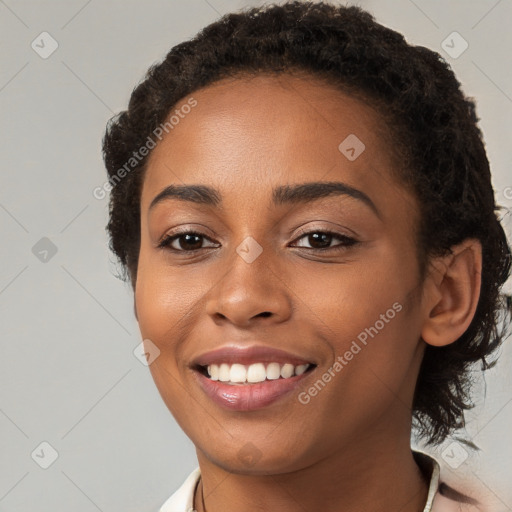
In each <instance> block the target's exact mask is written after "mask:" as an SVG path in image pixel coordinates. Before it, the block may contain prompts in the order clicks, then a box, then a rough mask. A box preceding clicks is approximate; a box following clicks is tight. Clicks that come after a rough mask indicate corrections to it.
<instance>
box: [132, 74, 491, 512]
mask: <svg viewBox="0 0 512 512" xmlns="http://www.w3.org/2000/svg"><path fill="white" fill-rule="evenodd" d="M193 97H194V98H195V99H196V100H197V106H196V107H195V108H194V109H193V110H192V111H191V113H190V114H188V115H187V116H185V117H184V118H183V119H181V120H180V122H179V124H178V125H177V126H175V128H174V129H173V130H172V131H171V132H170V133H169V134H168V135H167V136H166V137H165V138H164V139H163V140H162V141H161V142H160V143H159V144H158V145H157V147H156V148H155V149H154V150H153V152H152V154H151V156H150V159H149V162H148V166H147V170H146V174H145V177H144V181H143V188H142V195H141V205H140V207H141V247H140V255H139V266H138V276H137V281H136V286H135V311H136V315H137V319H138V322H139V326H140V330H141V334H142V337H143V339H149V340H151V342H152V343H154V344H155V345H156V346H157V347H158V349H159V350H160V355H159V356H158V357H157V358H156V359H155V360H154V362H152V364H151V365H150V371H151V373H152V376H153V379H154V381H155V383H156V385H157V388H158V390H159V392H160V394H161V396H162V398H163V400H164V402H165V403H166V405H167V407H168V408H169V410H170V411H171V413H172V414H173V416H174V417H175V419H176V421H177V422H178V423H179V425H180V426H181V428H182V429H183V430H184V432H185V433H186V434H187V435H188V436H189V437H190V439H191V440H192V441H193V443H194V444H195V446H196V451H197V457H198V461H199V466H200V468H201V482H200V484H199V488H198V493H197V495H196V499H195V504H194V505H195V508H196V509H197V510H198V511H200V512H201V511H204V510H207V511H208V512H220V511H231V510H236V511H238V512H245V511H253V510H262V511H263V510H265V511H270V510H280V511H284V512H288V511H290V512H291V511H294V512H296V511H297V510H304V511H316V510H322V511H324V512H334V511H339V510H341V509H343V510H344V512H356V511H357V512H362V511H366V512H368V511H385V510H386V511H389V510H397V511H398V510H400V511H403V512H413V511H414V512H416V511H419V512H421V511H422V510H423V507H424V504H425V501H426V498H427V481H426V479H425V478H424V477H423V476H422V474H421V472H420V470H419V468H418V466H417V465H416V463H415V461H414V460H413V458H412V454H411V449H410V432H411V407H412V398H413V392H414V386H415V382H416V380H417V376H418V371H419V367H420V363H421V359H422V356H423V352H424V349H425V343H431V344H433V345H437V346H442V345H445V344H448V343H452V342H453V341H455V340H456V339H457V338H458V337H459V336H460V335H461V334H462V333H463V332H464V331H465V330H466V328H467V327H468V325H469V323H470V322H471V319H472V317H473V314H474V311H475V308H476V304H477V300H478V294H479V287H480V272H481V248H480V246H479V244H478V242H476V241H473V240H468V241H466V242H464V243H463V244H461V245H460V246H458V247H456V248H454V253H453V254H452V255H448V256H446V257H443V258H438V259H437V260H435V261H433V262H432V266H431V267H430V269H431V273H429V275H428V277H427V279H426V280H425V282H423V283H420V281H419V273H418V272H419V270H418V261H417V253H416V249H415V246H414V237H413V234H414V229H415V225H416V222H417V220H418V213H417V212H418V210H417V202H416V199H415V198H414V197H413V195H411V194H410V193H409V192H407V191H406V190H405V189H404V188H403V187H402V186H401V185H400V184H399V183H398V182H397V181H395V179H393V178H392V169H393V166H394V165H396V162H395V161H394V159H393V155H392V154H391V152H390V150H389V148H390V141H389V140H387V139H386V137H385V135H384V133H385V130H384V131H382V121H381V120H380V118H379V116H378V114H377V113H376V112H375V111H374V110H372V109H371V108H370V107H368V106H366V105H365V104H363V103H361V102H360V101H358V100H356V99H353V98H351V97H349V96H347V95H345V94H343V93H341V92H339V91H337V90H336V89H334V88H332V87H329V86H327V85H325V84H323V83H320V82H317V81H316V80H314V79H313V78H306V77H298V76H292V75H287V74H286V75H281V76H279V77H275V76H268V75H259V76H257V77H255V78H252V79H234V80H222V81H220V82H218V83H216V84H213V85H211V86H208V87H206V88H204V89H201V90H199V91H196V92H195V93H194V95H193ZM188 99H189V98H188V97H187V98H184V99H183V100H182V102H180V103H179V104H178V105H177V106H176V108H179V107H180V105H181V104H185V103H186V102H187V100H188ZM349 134H356V135H357V137H358V138H359V139H360V140H361V141H363V143H364V144H365V147H366V148H365V150H364V151H363V152H362V153H361V155H360V156H359V157H358V158H357V159H356V160H355V161H349V160H348V159H347V158H346V157H345V156H344V155H343V154H342V153H341V152H340V151H339V149H338V146H339V144H340V143H341V142H342V141H343V140H344V139H345V138H346V137H347V136H348V135H349ZM311 181H337V182H343V183H346V184H348V185H350V186H352V187H355V188H357V189H359V190H361V191H363V192H364V193H365V194H367V195H368V196H369V197H370V198H371V200H372V201H373V202H374V204H375V205H376V207H377V209H378V211H379V215H376V214H375V213H374V211H373V210H372V209H371V208H369V207H368V206H367V205H366V204H365V203H364V202H362V201H360V200H357V199H355V198H353V197H349V196H343V195H335V196H328V197H324V198H320V199H317V200H315V201H311V202H307V203H297V204H294V205H290V204H285V205H280V206H273V205H272V204H271V191H272V188H273V187H276V186H278V185H285V184H297V183H306V182H311ZM170 184H175V185H182V184H203V185H210V186H212V187H215V188H217V189H218V190H219V192H220V193H221V195H222V208H219V207H215V206H204V205H197V204H194V203H192V202H186V201H180V200H178V199H169V200H166V201H163V202H161V203H159V204H158V205H156V206H155V207H154V208H153V209H151V211H150V212H149V211H148V208H149V205H150V203H151V201H152V199H153V198H154V197H155V196H156V195H157V194H158V193H159V192H160V191H161V190H162V189H164V188H165V187H167V186H168V185H170ZM177 227H182V228H189V229H190V230H191V231H194V232H197V233H200V234H204V235H205V237H207V238H203V239H202V243H201V241H200V242H199V243H196V245H195V246H194V247H204V248H202V249H198V250H196V251H195V252H190V253H188V254H187V253H184V252H172V251H171V250H170V249H169V248H163V249H162V248H160V249H159V248H157V247H156V245H157V244H158V241H159V240H160V239H161V238H162V237H163V236H164V235H166V234H173V233H174V232H175V231H174V230H175V229H176V228H177ZM300 230H304V231H308V232H310V231H311V232H322V231H325V230H331V231H335V232H337V233H339V234H340V235H345V236H349V237H352V238H354V239H355V240H357V242H358V243H357V244H355V245H352V246H347V247H345V248H344V249H342V250H340V251H336V250H334V249H331V250H329V251H324V252H321V251H320V250H317V251H314V250H313V249H311V247H321V245H318V243H317V245H315V241H314V240H312V238H311V237H308V236H307V235H305V236H304V235H303V234H302V233H301V232H300ZM248 236H251V237H252V238H254V239H255V240H256V241H257V242H258V243H259V244H260V246H261V247H262V249H263V252H262V253H261V254H260V256H259V257H258V258H256V260H254V261H253V262H252V263H250V264H248V263H247V262H246V261H244V259H243V258H241V257H240V256H239V255H238V253H237V252H236V248H237V247H238V246H239V244H241V242H242V241H243V240H244V239H245V238H246V237H248ZM331 240H332V241H331V243H330V245H331V247H334V246H336V245H339V244H340V243H341V240H339V239H337V238H332V239H331ZM183 245H184V246H185V248H188V247H190V246H187V245H186V244H185V243H184V242H183V239H182V244H181V245H180V243H179V239H178V240H175V241H174V242H173V247H175V248H177V249H178V250H179V249H180V248H182V247H183ZM325 245H326V246H328V245H329V242H327V243H326V244H325ZM182 250H183V249H182ZM397 302H398V303H399V304H401V305H402V309H401V311H400V312H398V313H396V315H395V317H394V318H393V319H392V320H390V321H389V322H387V323H386V324H385V327H384V328H382V329H381V330H380V331H379V333H378V335H376V336H375V337H374V338H373V339H370V340H369V342H368V344H367V345H366V346H365V347H364V348H363V349H362V350H361V351H360V352H359V353H358V354H357V355H356V356H354V358H353V359H352V360H351V361H350V362H349V363H348V364H347V365H346V366H345V367H344V368H343V370H342V371H341V372H339V373H338V374H337V375H336V377H334V378H333V379H332V380H331V381H330V382H329V383H328V384H327V385H326V386H325V388H323V389H322V390H321V392H319V393H318V395H317V396H315V397H313V398H312V399H311V401H310V402H309V403H308V404H306V405H304V404H301V403H300V402H299V401H298V400H297V394H296V393H292V394H291V395H288V396H287V397H285V398H283V399H281V400H279V401H278V402H276V403H273V404H271V405H270V406H268V407H265V408H263V409H260V410H257V411H249V412H237V411H229V410H226V409H224V408H222V407H220V406H218V405H216V404H215V403H213V402H212V401H211V400H210V399H209V398H208V397H207V396H206V395H205V394H204V392H203V391H202V389H201V388H200V387H199V386H198V385H197V383H196V379H195V375H194V372H193V370H191V369H190V367H189V364H190V362H191V360H192V359H193V358H195V357H197V356H198V355H200V354H203V353H205V352H207V351H209V350H212V349H216V348H219V347H221V346H224V345H227V344H229V343H234V344H237V345H241V346H244V345H248V346H249V345H253V344H260V345H266V346H270V347H276V348H280V349H283V350H286V351H289V352H292V353H293V354H297V355H299V356H302V357H303V358H305V359H306V360H309V361H314V362H315V363H316V364H317V368H316V369H315V370H314V371H313V372H312V373H310V374H309V376H308V377H307V378H306V379H304V381H303V382H302V387H301V388H300V389H299V390H298V392H300V391H302V390H307V389H308V388H309V387H311V385H312V384H313V383H314V382H315V381H317V379H319V378H321V376H322V374H324V373H325V372H326V371H327V370H328V369H329V368H330V367H332V365H333V363H334V362H335V360H336V357H337V356H340V355H343V354H344V353H345V352H346V351H347V350H348V349H349V348H350V346H351V343H352V341H353V340H356V339H357V336H358V334H360V333H361V332H362V331H364V330H365V328H368V327H370V326H374V324H375V322H376V321H377V320H379V318H381V316H380V315H382V314H384V313H385V312H386V311H387V310H389V309H390V308H391V307H392V305H393V304H394V303H397ZM264 312H266V313H267V314H265V315H261V313H264ZM248 443H250V444H248ZM244 447H245V448H244ZM242 448H244V450H246V451H247V450H249V451H251V453H252V455H253V456H254V461H253V463H252V464H251V465H248V464H247V462H244V460H242V459H241V458H240V457H239V455H240V453H244V451H243V450H242ZM240 450H242V452H240ZM390 489H392V492H391V491H390Z"/></svg>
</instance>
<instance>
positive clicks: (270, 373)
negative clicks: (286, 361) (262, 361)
mask: <svg viewBox="0 0 512 512" xmlns="http://www.w3.org/2000/svg"><path fill="white" fill-rule="evenodd" d="M280 376H281V367H280V366H279V363H270V364H269V365H268V366H267V379H268V380H276V379H279V377H280Z"/></svg>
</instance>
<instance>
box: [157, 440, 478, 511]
mask: <svg viewBox="0 0 512 512" xmlns="http://www.w3.org/2000/svg"><path fill="white" fill-rule="evenodd" d="M412 453H413V457H414V459H415V461H416V462H417V464H418V465H419V466H420V468H421V469H422V471H423V472H424V474H425V475H426V476H428V475H430V476H429V478H430V485H429V489H428V496H427V502H426V503H425V507H424V509H423V512H452V511H453V512H458V511H460V510H468V511H470V510H477V509H473V508H471V507H470V508H461V503H464V501H458V500H455V499H451V498H449V497H447V496H445V495H443V494H442V489H440V483H439V474H440V467H439V464H438V462H437V461H436V460H435V459H433V458H432V457H430V456H429V455H428V454H426V453H424V452H420V451H417V450H413V451H412ZM200 477H201V471H200V468H199V467H197V468H196V469H194V470H193V471H192V473H190V475H189V476H188V477H187V478H186V480H185V481H184V482H183V484H182V485H181V487H180V488H179V489H178V490H177V491H176V492H175V493H174V494H173V495H172V496H171V497H170V498H168V499H167V501H166V502H165V503H164V504H163V505H162V507H161V508H160V510H159V512H193V511H194V493H195V490H196V487H197V484H198V483H199V479H200ZM461 496H462V495H461Z"/></svg>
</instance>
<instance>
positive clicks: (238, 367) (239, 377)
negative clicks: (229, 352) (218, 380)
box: [229, 364, 247, 382]
mask: <svg viewBox="0 0 512 512" xmlns="http://www.w3.org/2000/svg"><path fill="white" fill-rule="evenodd" d="M246 377H247V370H246V369H245V366H244V365H243V364H232V365H231V369H230V370H229V380H230V381H231V382H245V379H246Z"/></svg>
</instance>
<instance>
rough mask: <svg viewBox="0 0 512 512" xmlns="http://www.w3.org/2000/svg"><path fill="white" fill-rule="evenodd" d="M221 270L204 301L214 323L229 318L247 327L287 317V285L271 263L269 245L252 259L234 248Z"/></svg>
mask: <svg viewBox="0 0 512 512" xmlns="http://www.w3.org/2000/svg"><path fill="white" fill-rule="evenodd" d="M222 272H223V275H222V278H221V279H220V281H218V282H217V284H216V285H215V286H214V287H213V288H212V289H211V290H210V293H209V297H208V299H207V301H206V313H207V314H208V315H209V316H210V317H211V318H212V319H213V321H214V322H215V323H216V324H221V323H222V322H230V323H232V324H234V325H236V326H238V327H245V328H247V327H250V326H251V325H253V324H255V323H259V322H262V321H263V322H265V323H267V322H275V323H280V322H284V321H286V320H287V319H288V318H290V315H291V311H292V302H291V296H290V293H289V290H290V287H289V284H287V283H286V277H285V276H284V273H283V272H282V271H277V269H276V268H272V267H271V261H270V250H269V249H265V250H263V252H262V253H261V254H260V255H259V256H258V257H257V258H256V259H255V260H254V261H252V262H251V263H248V262H247V261H245V260H244V259H243V258H242V257H241V256H239V254H238V253H236V252H235V253H234V255H233V257H232V258H231V261H230V262H229V266H228V267H226V269H225V270H223V271H222ZM264 319H266V320H264Z"/></svg>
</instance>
